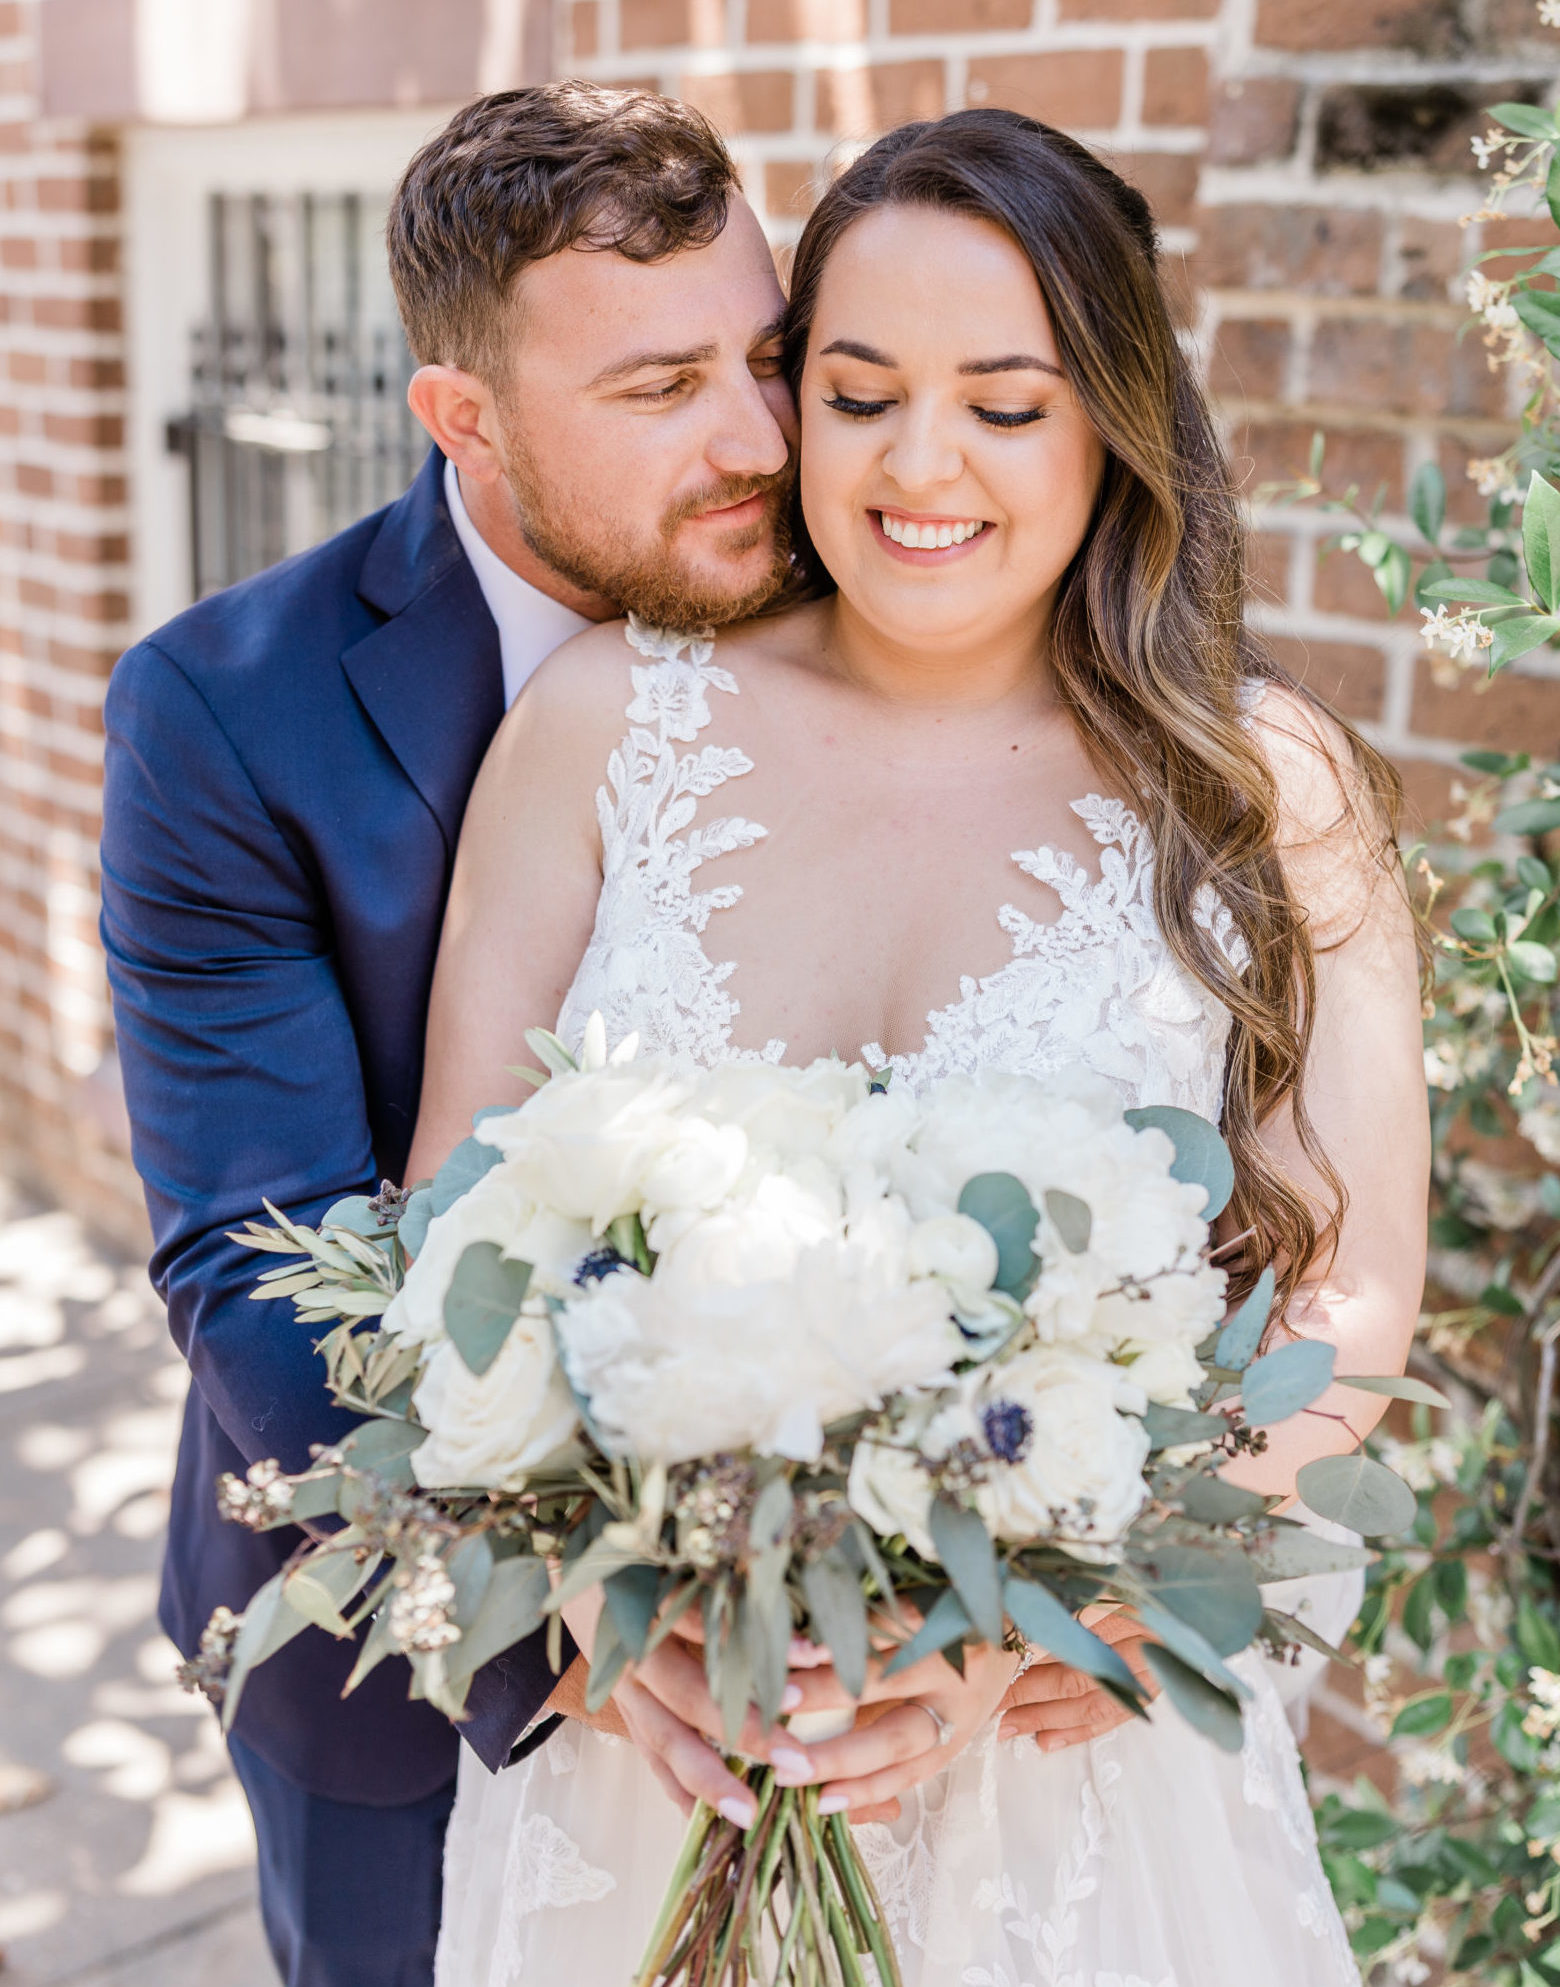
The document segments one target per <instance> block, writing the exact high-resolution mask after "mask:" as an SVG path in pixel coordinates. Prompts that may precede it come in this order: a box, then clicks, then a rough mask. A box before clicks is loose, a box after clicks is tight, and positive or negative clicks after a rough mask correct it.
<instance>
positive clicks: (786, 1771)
mask: <svg viewBox="0 0 1560 1987" xmlns="http://www.w3.org/2000/svg"><path fill="white" fill-rule="evenodd" d="M769 1763H770V1765H771V1766H772V1767H773V1768H774V1769H775V1778H776V1780H778V1781H779V1783H780V1785H781V1786H782V1787H801V1786H803V1785H805V1784H806V1782H807V1781H809V1780H811V1779H812V1777H813V1763H812V1761H811V1760H810V1759H809V1758H808V1757H807V1755H806V1753H804V1752H798V1751H797V1750H796V1748H795V1746H771V1747H770V1749H769Z"/></svg>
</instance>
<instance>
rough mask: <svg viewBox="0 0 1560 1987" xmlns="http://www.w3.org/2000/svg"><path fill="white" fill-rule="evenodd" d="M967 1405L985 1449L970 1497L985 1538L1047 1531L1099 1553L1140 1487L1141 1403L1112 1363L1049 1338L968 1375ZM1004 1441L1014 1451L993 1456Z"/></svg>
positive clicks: (1137, 1500)
mask: <svg viewBox="0 0 1560 1987" xmlns="http://www.w3.org/2000/svg"><path fill="white" fill-rule="evenodd" d="M971 1382H972V1384H971V1389H970V1397H971V1409H972V1412H973V1415H974V1418H975V1420H976V1422H977V1424H978V1425H979V1427H980V1429H981V1431H982V1434H983V1436H984V1438H985V1446H986V1447H987V1449H988V1450H990V1451H993V1452H994V1459H993V1461H992V1462H991V1464H990V1465H989V1466H988V1469H987V1471H986V1474H985V1478H984V1481H983V1482H982V1483H981V1484H980V1485H979V1487H978V1488H977V1490H976V1492H975V1504H976V1508H977V1509H978V1510H979V1512H980V1514H981V1516H982V1517H983V1518H984V1519H985V1521H986V1525H987V1528H988V1530H989V1531H990V1532H991V1534H992V1536H993V1537H994V1538H1001V1539H1012V1540H1015V1541H1020V1542H1022V1541H1024V1540H1029V1539H1044V1538H1054V1539H1055V1540H1056V1542H1057V1543H1058V1544H1059V1545H1064V1546H1065V1547H1066V1548H1067V1549H1068V1550H1069V1551H1070V1552H1072V1553H1074V1554H1076V1555H1077V1557H1079V1558H1080V1559H1089V1560H1096V1561H1103V1560H1106V1559H1109V1558H1110V1557H1111V1556H1112V1554H1113V1552H1114V1549H1115V1547H1116V1546H1117V1544H1118V1543H1119V1541H1120V1539H1121V1537H1122V1535H1123V1534H1124V1533H1125V1531H1126V1530H1127V1527H1128V1526H1129V1525H1130V1524H1131V1523H1132V1520H1133V1519H1134V1518H1135V1517H1136V1516H1137V1514H1138V1512H1139V1511H1140V1510H1141V1509H1142V1506H1143V1501H1144V1499H1145V1497H1146V1496H1147V1494H1148V1487H1147V1485H1146V1484H1145V1483H1144V1481H1143V1465H1144V1463H1145V1462H1146V1461H1147V1460H1148V1453H1149V1445H1148V1435H1147V1433H1146V1432H1145V1430H1144V1428H1143V1424H1142V1422H1141V1421H1139V1420H1138V1419H1137V1418H1136V1415H1135V1414H1133V1413H1130V1412H1123V1409H1129V1408H1134V1407H1135V1408H1137V1409H1138V1410H1139V1411H1141V1408H1142V1406H1143V1405H1144V1401H1143V1395H1142V1393H1141V1392H1140V1391H1139V1390H1138V1389H1136V1388H1135V1387H1133V1385H1132V1384H1131V1382H1130V1380H1128V1379H1127V1378H1126V1377H1125V1376H1124V1375H1123V1374H1122V1373H1121V1371H1120V1370H1119V1369H1118V1368H1115V1367H1112V1366H1110V1365H1107V1364H1105V1363H1104V1362H1102V1361H1100V1360H1098V1359H1092V1358H1089V1357H1087V1356H1085V1355H1083V1354H1080V1353H1076V1352H1072V1351H1069V1350H1066V1349H1063V1348H1059V1347H1049V1346H1042V1347H1038V1348H1036V1349H1035V1350H1033V1351H1030V1352H1024V1353H1020V1354H1019V1355H1018V1356H1017V1357H1016V1358H1014V1359H1010V1360H1008V1361H1006V1362H1005V1363H1003V1364H1002V1365H1000V1366H996V1367H987V1368H983V1369H979V1370H978V1371H977V1372H976V1373H975V1374H973V1375H972V1376H971ZM1004 1450H1008V1451H1010V1452H1011V1453H1012V1454H1013V1456H1014V1457H1015V1460H1013V1461H1008V1462H1005V1461H1002V1460H1001V1459H1000V1457H1001V1453H1002V1452H1003V1451H1004Z"/></svg>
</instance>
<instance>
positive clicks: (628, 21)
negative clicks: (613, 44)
mask: <svg viewBox="0 0 1560 1987" xmlns="http://www.w3.org/2000/svg"><path fill="white" fill-rule="evenodd" d="M711 11H712V10H710V9H708V8H705V7H699V6H695V5H694V0H622V5H621V9H620V14H619V23H618V36H619V40H620V44H621V46H622V47H623V48H625V49H630V48H672V47H675V46H676V45H677V44H678V43H692V44H694V45H695V46H699V47H711V46H716V45H718V44H719V43H720V42H721V41H722V40H723V39H724V33H723V31H722V29H721V25H720V23H719V21H718V20H712V19H711ZM724 11H725V10H724V8H723V7H719V6H717V7H716V8H715V9H713V12H714V13H716V14H721V13H724Z"/></svg>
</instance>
